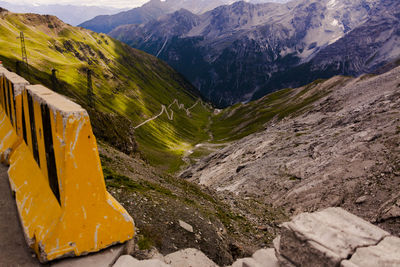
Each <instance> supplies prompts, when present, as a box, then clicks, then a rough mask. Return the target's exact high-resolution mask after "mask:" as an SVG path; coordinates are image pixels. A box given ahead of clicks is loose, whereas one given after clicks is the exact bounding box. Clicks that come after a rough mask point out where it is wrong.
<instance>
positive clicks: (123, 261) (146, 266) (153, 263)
mask: <svg viewBox="0 0 400 267" xmlns="http://www.w3.org/2000/svg"><path fill="white" fill-rule="evenodd" d="M170 266H171V265H168V264H166V263H165V262H162V261H160V260H158V259H151V260H143V261H139V260H137V259H135V258H133V257H132V256H130V255H123V256H121V257H119V259H118V260H117V262H116V263H115V264H114V265H113V267H170Z"/></svg>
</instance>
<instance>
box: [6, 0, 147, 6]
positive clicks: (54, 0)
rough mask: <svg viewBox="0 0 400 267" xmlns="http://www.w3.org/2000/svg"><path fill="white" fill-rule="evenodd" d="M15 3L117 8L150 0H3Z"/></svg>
mask: <svg viewBox="0 0 400 267" xmlns="http://www.w3.org/2000/svg"><path fill="white" fill-rule="evenodd" d="M3 1H5V2H9V3H13V4H24V3H25V4H41V5H43V4H65V5H67V4H72V5H87V6H110V7H116V8H126V7H130V8H132V7H137V6H141V5H143V4H144V3H145V2H148V0H3Z"/></svg>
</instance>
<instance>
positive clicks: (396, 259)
mask: <svg viewBox="0 0 400 267" xmlns="http://www.w3.org/2000/svg"><path fill="white" fill-rule="evenodd" d="M341 266H342V267H375V266H386V267H395V266H400V238H398V237H395V236H388V237H386V238H385V239H384V240H382V241H381V242H379V244H378V245H376V246H370V247H363V248H358V249H357V250H356V252H355V253H354V254H353V256H352V257H351V258H350V260H345V261H343V262H342V264H341Z"/></svg>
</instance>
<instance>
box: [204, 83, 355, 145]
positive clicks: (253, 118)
mask: <svg viewBox="0 0 400 267" xmlns="http://www.w3.org/2000/svg"><path fill="white" fill-rule="evenodd" d="M348 80H349V79H348V78H347V77H334V78H331V79H329V80H316V81H314V82H312V83H310V84H308V85H306V86H303V87H299V88H296V89H291V88H288V89H283V90H279V91H277V92H274V93H271V94H268V95H266V96H264V97H263V98H261V99H259V100H256V101H252V102H249V103H246V104H236V105H234V106H231V107H229V108H226V109H224V110H222V111H221V112H220V113H219V114H218V115H216V116H214V117H213V121H212V124H211V129H210V130H211V131H212V133H213V135H214V142H216V143H220V142H228V141H233V140H237V139H240V138H243V137H245V136H247V135H249V134H252V133H255V132H258V131H260V130H262V129H264V127H265V126H264V125H265V123H267V122H270V121H272V120H281V119H284V118H287V117H290V116H296V115H299V114H301V112H304V111H305V110H307V108H309V107H310V105H312V104H313V103H314V102H315V101H317V100H318V99H320V98H322V97H323V96H326V95H327V94H329V92H330V91H331V90H334V89H335V88H336V87H337V86H342V85H343V84H344V83H346V82H347V81H348Z"/></svg>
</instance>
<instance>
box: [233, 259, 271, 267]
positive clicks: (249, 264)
mask: <svg viewBox="0 0 400 267" xmlns="http://www.w3.org/2000/svg"><path fill="white" fill-rule="evenodd" d="M232 267H264V265H262V264H260V263H259V262H257V261H255V260H254V259H253V258H243V259H239V260H237V261H235V262H234V263H233V264H232Z"/></svg>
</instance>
